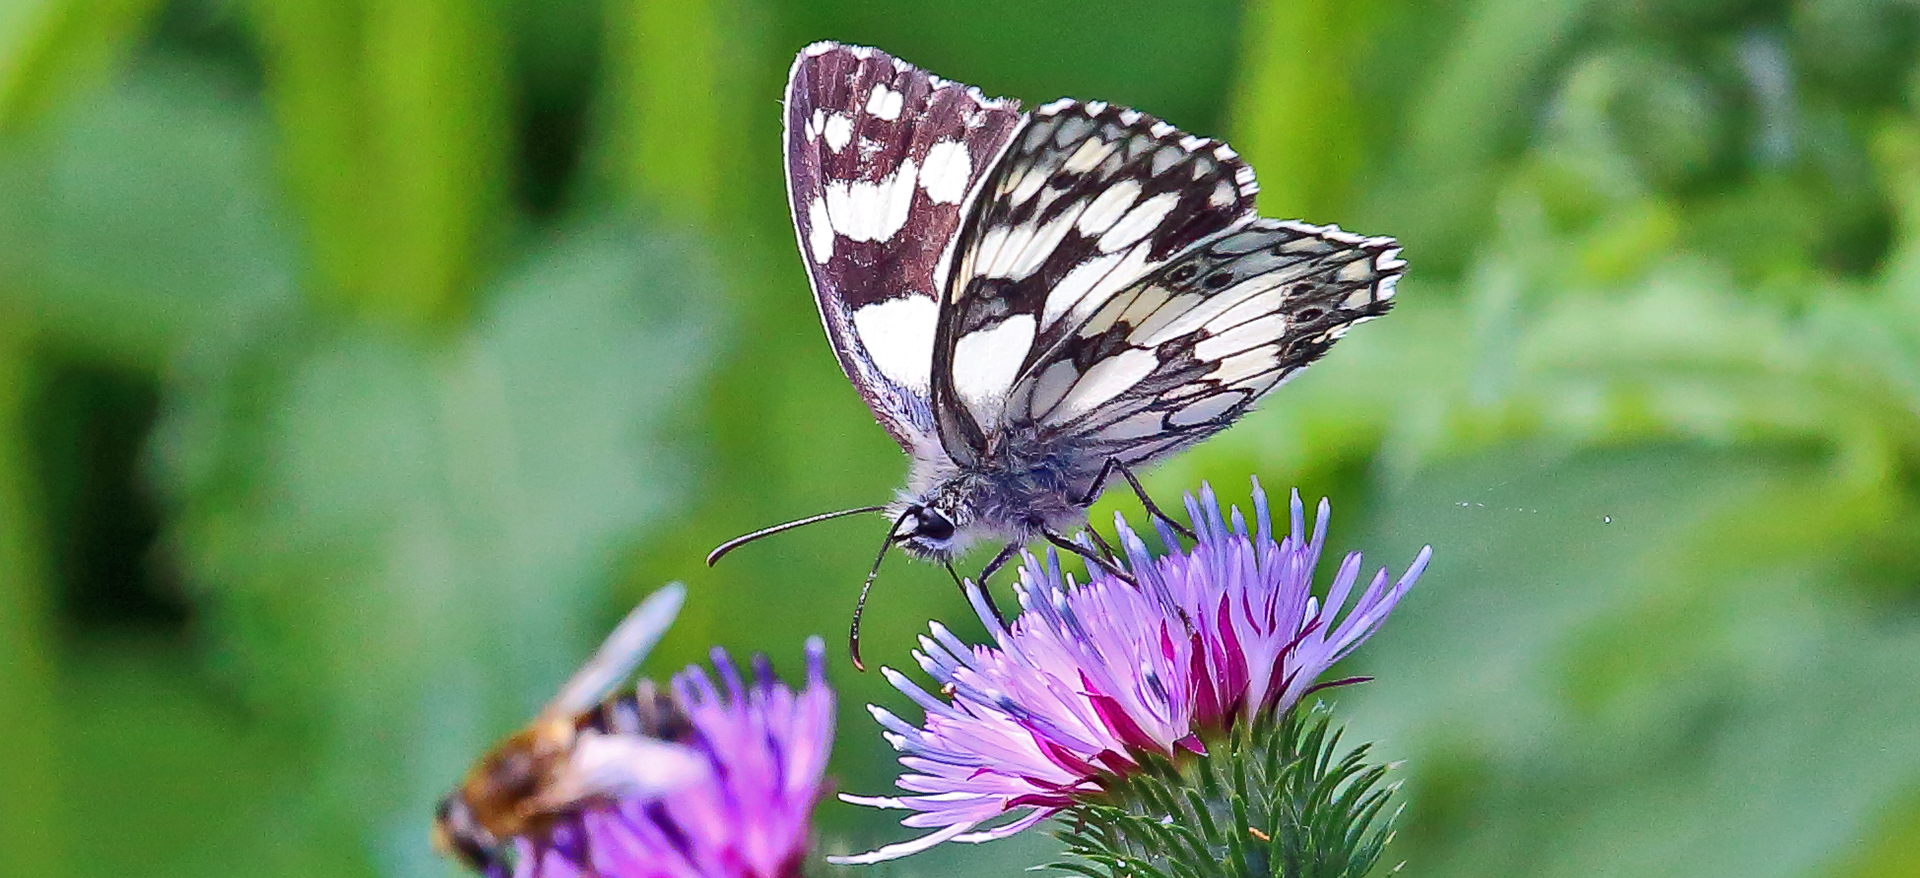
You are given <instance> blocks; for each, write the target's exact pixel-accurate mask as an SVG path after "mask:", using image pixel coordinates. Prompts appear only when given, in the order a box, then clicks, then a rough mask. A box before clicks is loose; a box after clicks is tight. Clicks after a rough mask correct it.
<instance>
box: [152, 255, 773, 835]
mask: <svg viewBox="0 0 1920 878" xmlns="http://www.w3.org/2000/svg"><path fill="white" fill-rule="evenodd" d="M709 276H710V269H709V268H708V267H707V264H706V260H705V257H704V256H702V255H701V253H700V251H699V250H698V249H697V248H696V247H695V246H693V245H692V244H691V243H689V242H687V241H684V240H679V239H676V238H672V237H668V236H663V235H660V234H659V233H657V232H655V231H654V230H652V229H649V228H648V227H645V226H642V225H638V224H635V223H629V222H614V221H604V222H602V223H599V224H596V225H593V226H588V227H583V228H577V229H574V230H573V231H571V232H570V233H568V234H567V235H565V236H562V237H559V238H557V239H555V240H553V241H551V242H550V243H548V244H547V245H546V246H545V247H543V248H542V249H541V250H540V251H538V252H536V253H535V254H534V255H533V256H532V257H531V258H529V259H527V260H526V261H525V262H524V263H523V264H522V265H520V266H519V267H517V268H516V269H515V270H514V271H512V272H510V273H508V274H507V275H506V276H504V277H503V278H502V279H501V280H500V281H499V282H498V283H497V284H496V285H495V286H494V289H493V290H492V292H491V294H490V295H489V296H488V297H487V301H488V307H487V308H486V309H485V310H484V311H483V312H482V313H481V314H479V315H478V316H477V319H476V320H475V322H474V323H473V324H472V325H471V326H470V327H467V328H466V329H464V330H462V331H458V332H455V333H452V334H449V335H445V336H443V337H439V338H430V339H425V340H422V339H417V338H410V337H404V336H399V335H394V334H391V333H389V332H386V331H382V330H380V329H378V328H370V327H364V326H355V325H342V324H339V323H336V322H333V321H331V320H329V319H326V317H325V316H324V315H318V314H312V313H308V314H304V315H293V316H291V317H290V318H289V319H288V320H286V321H283V322H281V323H278V324H275V325H271V326H266V327H262V328H261V331H260V332H259V333H258V334H257V335H255V336H253V337H251V338H246V339H242V340H240V343H238V344H224V345H223V344H208V345H206V346H204V347H202V348H198V349H195V350H193V351H190V352H189V356H188V358H187V362H186V364H185V366H184V367H183V369H182V373H181V374H182V379H181V380H180V381H179V383H177V384H175V385H174V386H173V387H171V388H170V389H169V395H168V399H167V411H166V414H165V416H164V418H163V421H162V424H161V426H160V433H159V436H158V438H157V448H156V450H157V457H158V460H159V461H160V463H161V467H160V469H161V472H162V474H163V478H164V484H165V485H166V486H167V494H168V497H169V499H170V500H171V501H172V504H173V506H174V512H175V517H174V522H175V524H174V528H173V533H172V539H173V541H174V542H175V543H176V544H177V545H178V546H179V547H180V555H181V560H182V562H183V564H184V565H185V567H186V569H187V571H188V572H189V573H190V574H191V575H192V577H193V581H194V584H195V585H196V586H197V588H198V591H199V592H200V594H201V599H202V601H203V603H204V605H205V606H206V607H208V608H209V617H210V622H209V626H208V627H209V630H210V631H211V632H213V633H215V634H217V635H218V639H217V640H216V641H215V644H216V646H217V647H218V653H217V655H218V656H219V658H220V660H221V662H222V663H223V665H224V667H225V669H226V671H227V673H228V674H229V676H230V679H231V680H232V682H233V683H234V684H235V685H236V686H237V687H238V688H240V690H241V691H242V692H243V694H244V696H245V697H246V700H247V702H248V703H249V704H250V705H253V706H255V707H256V709H258V710H259V711H261V713H262V714H263V716H265V717H267V718H269V720H270V721H272V722H274V723H276V724H278V725H281V726H282V727H284V728H286V729H288V730H289V731H291V730H304V733H305V734H308V735H312V736H313V737H314V741H313V742H314V746H315V748H316V751H315V752H316V753H317V754H318V766H317V768H316V770H315V772H314V773H313V775H312V777H311V778H310V782H311V784H312V785H311V786H310V787H309V788H308V789H307V790H305V791H304V792H305V795H306V796H308V797H310V798H309V799H308V800H307V801H308V804H309V805H311V806H313V807H315V808H317V809H318V811H319V813H321V814H323V815H328V817H329V819H330V820H331V821H333V822H337V823H339V824H341V825H343V826H347V827H351V828H352V830H351V831H352V832H354V833H356V834H358V835H359V836H360V838H361V839H362V840H363V843H365V844H368V845H369V847H368V850H371V851H372V852H373V853H374V855H375V856H376V857H377V858H378V859H379V860H380V861H383V862H385V863H387V864H388V865H389V866H390V867H393V868H400V867H404V868H405V870H406V871H408V872H415V873H417V872H419V871H421V870H424V869H427V868H430V867H431V866H432V864H431V860H430V857H431V854H430V853H429V852H428V851H427V849H426V847H425V846H424V844H423V843H422V837H421V836H420V834H419V833H420V832H422V831H423V829H422V827H423V826H424V824H425V820H426V819H427V817H428V815H429V814H430V813H431V806H432V803H433V802H434V800H435V799H437V798H438V797H439V796H440V795H441V794H442V793H444V792H445V790H446V789H447V788H448V787H449V786H450V784H452V783H453V781H454V780H455V779H456V778H457V777H458V775H459V773H460V772H461V771H462V770H463V769H464V767H465V766H466V765H467V764H468V763H469V762H470V761H471V760H472V759H474V758H476V757H477V756H478V755H479V754H480V753H481V752H482V751H483V750H484V748H485V747H486V746H487V744H488V742H489V741H491V740H493V739H494V738H495V737H497V736H499V735H501V734H503V733H505V732H507V731H510V730H511V729H512V728H514V727H515V726H516V725H517V724H519V723H522V722H524V721H525V720H526V718H527V717H529V716H531V715H532V713H533V711H534V710H535V709H536V708H537V707H538V705H540V704H541V703H543V702H544V701H545V700H546V699H547V698H548V697H550V696H551V694H552V691H553V687H555V686H556V685H558V683H559V682H560V681H562V680H564V679H565V678H566V676H567V675H568V674H569V673H570V672H571V671H572V669H573V668H574V666H575V665H576V664H577V663H578V662H579V661H580V659H581V657H582V656H583V655H584V651H585V649H586V648H587V647H588V646H590V645H591V643H592V642H593V641H594V640H595V639H596V634H595V632H597V631H600V630H602V628H603V626H604V625H605V624H606V623H607V622H608V621H610V620H611V619H612V618H613V617H614V616H615V615H617V611H618V610H619V604H620V603H622V602H623V599H615V600H609V595H608V590H609V587H610V586H611V585H612V584H613V583H614V582H615V580H616V579H617V577H616V575H615V571H616V569H617V568H618V564H619V561H620V560H621V558H622V557H623V555H624V554H625V553H626V552H627V551H628V550H629V548H630V547H631V546H632V545H633V543H634V541H636V540H637V539H639V538H640V537H641V536H642V535H643V534H644V533H645V532H646V528H647V526H648V525H649V523H650V522H653V521H655V520H657V519H658V518H659V517H660V516H661V515H662V514H663V512H664V511H665V510H666V509H667V508H669V507H670V506H671V505H673V504H674V503H675V502H676V500H677V497H678V496H679V495H680V494H681V492H684V491H685V490H686V488H687V485H688V484H689V481H688V471H689V469H690V466H691V464H692V463H693V458H692V457H691V456H690V453H689V449H687V448H685V447H684V446H681V445H680V444H678V443H676V442H674V441H672V440H671V439H670V438H669V436H668V434H667V432H666V431H667V429H668V427H669V426H670V425H672V424H673V423H675V421H676V419H677V418H678V417H680V416H681V415H680V412H681V411H682V409H681V407H682V406H683V405H684V401H685V399H686V398H687V397H689V396H691V395H694V392H695V390H696V388H697V386H698V382H699V380H700V376H701V375H702V373H703V371H704V369H705V366H706V362H707V359H708V357H709V356H710V354H709V349H708V348H709V342H708V334H709V331H710V325H711V322H712V319H713V317H712V315H711V314H710V313H709V312H708V310H707V308H708V307H709V306H708V304H707V303H709V302H711V301H713V300H714V298H715V296H714V295H713V293H712V292H711V290H710V288H709V287H708V286H707V284H708V280H707V278H708V277H709ZM654 585H655V586H657V583H655V584H654ZM797 646H798V643H797V641H796V642H795V643H794V644H792V647H793V648H797Z"/></svg>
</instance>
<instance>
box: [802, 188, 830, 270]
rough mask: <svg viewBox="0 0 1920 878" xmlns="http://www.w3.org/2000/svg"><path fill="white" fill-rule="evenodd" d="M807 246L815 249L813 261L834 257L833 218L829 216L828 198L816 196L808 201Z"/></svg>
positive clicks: (823, 260)
mask: <svg viewBox="0 0 1920 878" xmlns="http://www.w3.org/2000/svg"><path fill="white" fill-rule="evenodd" d="M807 228H808V232H807V247H808V248H810V249H812V250H813V261H815V262H825V261H827V260H829V259H832V258H833V219H832V218H831V217H829V216H827V200H826V199H824V198H815V199H814V200H812V201H810V202H808V203H807Z"/></svg>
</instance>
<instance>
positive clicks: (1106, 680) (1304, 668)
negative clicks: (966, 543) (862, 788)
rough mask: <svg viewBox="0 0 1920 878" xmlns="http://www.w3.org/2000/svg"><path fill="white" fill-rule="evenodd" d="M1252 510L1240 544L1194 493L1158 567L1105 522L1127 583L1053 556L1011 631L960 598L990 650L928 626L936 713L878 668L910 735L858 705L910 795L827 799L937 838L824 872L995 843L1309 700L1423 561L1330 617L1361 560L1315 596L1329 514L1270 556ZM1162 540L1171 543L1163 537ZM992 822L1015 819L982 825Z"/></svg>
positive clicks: (927, 660) (1264, 529) (1035, 574)
mask: <svg viewBox="0 0 1920 878" xmlns="http://www.w3.org/2000/svg"><path fill="white" fill-rule="evenodd" d="M1253 508H1254V518H1255V522H1256V529H1255V531H1254V532H1253V533H1251V534H1249V533H1248V530H1247V525H1246V520H1245V519H1244V518H1242V517H1241V515H1240V511H1239V510H1238V509H1234V510H1233V511H1232V521H1233V525H1232V527H1231V528H1229V527H1228V526H1227V523H1226V522H1225V521H1223V520H1222V518H1221V515H1220V507H1219V504H1218V503H1217V502H1216V501H1215V499H1214V496H1213V491H1212V489H1211V488H1210V487H1207V486H1206V485H1204V484H1203V485H1202V486H1201V489H1200V500H1199V501H1195V500H1194V498H1193V497H1192V495H1188V497H1187V514H1188V517H1189V519H1190V520H1192V521H1193V523H1194V527H1195V529H1196V532H1197V533H1198V534H1199V541H1198V544H1197V545H1196V546H1195V547H1194V548H1193V550H1192V551H1191V552H1179V551H1176V552H1173V553H1171V554H1168V555H1165V556H1163V557H1160V558H1157V559H1156V558H1153V557H1151V556H1149V555H1148V554H1147V549H1146V545H1145V544H1144V543H1143V542H1141V540H1140V538H1139V537H1138V536H1136V535H1135V534H1134V533H1133V532H1132V531H1131V530H1130V529H1128V528H1127V526H1126V523H1125V521H1123V520H1118V516H1116V521H1117V530H1118V531H1119V536H1120V540H1121V542H1122V545H1123V547H1124V549H1125V552H1126V555H1127V558H1126V561H1127V567H1128V569H1129V570H1130V571H1131V572H1132V574H1133V576H1134V578H1135V579H1137V580H1138V582H1139V585H1138V587H1135V586H1134V585H1132V584H1129V583H1128V582H1126V581H1125V580H1122V579H1120V578H1118V577H1115V576H1112V575H1109V574H1105V573H1102V574H1101V575H1098V576H1095V577H1094V578H1093V580H1092V581H1091V582H1089V583H1087V584H1086V585H1083V586H1076V585H1075V584H1074V582H1073V580H1072V578H1071V577H1068V576H1063V575H1062V573H1061V571H1060V567H1059V559H1058V557H1057V556H1053V555H1051V554H1050V555H1049V559H1048V561H1047V563H1046V564H1044V565H1043V564H1042V563H1041V562H1040V561H1038V560H1036V559H1035V558H1033V557H1032V556H1028V558H1027V561H1026V565H1025V566H1024V567H1023V568H1022V570H1021V572H1020V585H1019V587H1018V592H1019V596H1020V605H1021V608H1022V612H1021V613H1020V616H1019V618H1018V619H1016V620H1014V622H1013V625H1012V627H1011V628H1005V627H1002V626H1001V624H1000V620H999V619H997V618H995V617H994V615H993V614H992V613H991V612H989V611H988V610H987V608H986V605H985V603H984V601H982V600H981V598H980V596H979V594H978V592H977V590H971V589H970V590H969V595H970V597H971V598H972V600H973V605H974V610H975V612H977V613H978V614H979V616H980V620H981V622H982V623H984V624H985V625H986V627H987V630H988V631H989V632H990V633H991V634H992V635H993V640H994V645H993V646H991V647H986V646H968V645H967V644H965V643H962V642H961V641H960V640H959V639H958V638H956V637H954V636H953V634H952V633H950V632H949V631H948V630H947V629H946V628H945V627H944V626H942V625H940V624H939V623H938V622H935V623H933V625H932V636H931V637H924V636H923V637H922V638H921V639H920V645H921V651H919V652H916V653H915V654H914V655H915V657H916V658H917V659H918V660H919V662H920V666H921V667H922V668H923V669H925V670H926V672H927V673H928V674H930V675H932V677H933V678H934V680H935V681H937V682H938V683H939V684H940V687H941V691H942V693H943V694H945V695H946V696H947V698H948V700H942V699H941V698H939V697H935V696H934V695H931V694H928V693H927V692H926V691H925V690H923V689H922V688H920V687H919V686H918V685H916V684H914V683H913V682H912V681H910V680H908V679H907V678H906V677H905V676H904V675H902V674H900V673H898V672H896V671H893V670H891V669H887V668H883V669H881V671H882V673H884V674H885V675H886V677H887V680H888V681H889V682H891V683H892V684H893V685H894V686H895V687H897V688H898V689H899V690H900V691H901V692H903V693H905V694H906V695H907V696H908V697H909V698H911V699H913V701H914V702H915V703H917V704H919V705H920V707H921V708H922V709H924V710H925V711H926V720H925V722H924V724H923V725H922V726H921V727H918V728H916V727H914V726H913V725H911V724H909V723H907V722H905V721H903V720H901V719H900V718H898V717H896V716H894V715H893V714H892V713H889V712H888V711H886V710H884V709H882V708H879V707H870V708H869V709H870V710H871V711H872V713H873V715H874V718H875V719H877V720H879V722H880V724H881V725H882V726H883V727H885V728H886V730H887V731H886V732H885V733H884V734H885V737H886V739H887V741H888V742H889V743H891V744H892V745H893V747H894V749H895V750H898V751H900V754H901V755H900V764H901V766H902V767H903V768H905V769H906V771H905V773H904V774H902V775H901V777H900V779H899V781H898V783H899V786H900V788H901V789H902V790H903V791H905V792H907V793H909V794H910V795H903V796H851V795H842V796H841V798H842V799H844V800H846V801H848V802H852V803H855V804H861V805H871V806H874V807H879V808H897V809H903V810H908V811H912V812H913V813H912V814H909V815H908V816H907V817H906V818H905V819H903V820H902V821H901V823H902V824H903V825H906V826H910V827H915V828H920V829H933V830H934V831H933V832H932V833H930V834H927V835H924V836H921V837H920V838H917V839H914V840H912V841H908V842H902V843H899V844H893V845H888V846H886V847H882V848H880V849H879V850H875V851H872V852H870V853H866V854H860V855H858V856H850V857H836V858H832V860H833V861H834V862H838V863H875V862H880V861H882V860H890V859H894V858H896V857H902V856H906V855H908V854H912V853H917V852H919V851H923V850H926V849H927V848H930V847H932V846H934V845H936V844H939V843H940V842H943V841H959V842H983V841H990V840H993V839H997V838H1005V837H1007V836H1010V835H1013V834H1014V833H1017V832H1019V831H1021V830H1023V829H1026V828H1028V827H1030V826H1033V825H1034V824H1036V823H1039V822H1040V821H1042V820H1044V819H1046V818H1047V817H1049V816H1052V815H1053V814H1055V813H1058V812H1059V811H1061V810H1063V809H1065V808H1067V807H1069V806H1071V805H1073V804H1074V803H1075V802H1076V801H1078V800H1080V799H1081V798H1083V797H1086V796H1089V795H1093V794H1098V793H1100V792H1101V791H1102V789H1103V786H1102V784H1103V780H1104V779H1106V778H1109V777H1113V776H1125V775H1127V774H1129V773H1130V772H1132V771H1134V770H1136V769H1137V768H1138V767H1139V764H1140V763H1139V761H1138V758H1139V757H1140V756H1143V755H1145V754H1157V755H1160V756H1167V757H1172V756H1174V755H1175V754H1176V752H1177V751H1180V750H1186V751H1191V752H1193V753H1205V752H1206V744H1205V743H1204V742H1205V741H1206V740H1207V739H1208V738H1209V737H1210V736H1211V735H1213V734H1215V733H1218V732H1222V731H1224V730H1226V729H1228V728H1231V727H1233V726H1234V725H1235V724H1237V723H1244V722H1248V721H1250V720H1252V719H1254V718H1256V717H1260V716H1265V715H1277V714H1279V713H1282V712H1284V711H1286V710H1287V709H1289V708H1291V707H1293V706H1294V704H1296V703H1298V702H1299V700H1300V699H1301V698H1302V697H1303V696H1305V695H1306V694H1308V693H1309V692H1310V691H1312V690H1313V689H1314V687H1315V681H1316V680H1317V679H1318V678H1319V677H1320V675H1321V674H1323V673H1325V672H1326V670H1327V669H1328V668H1329V667H1330V666H1332V665H1333V663H1334V662H1336V661H1339V660H1340V659H1341V658H1343V657H1344V656H1346V655H1347V653H1349V652H1351V651H1353V649H1354V648H1355V647H1357V646H1359V645H1360V643H1361V642H1362V641H1364V640H1366V639H1367V637H1368V636H1369V635H1371V634H1372V633H1373V632H1374V630H1375V629H1377V628H1379V627H1380V623H1381V622H1383V621H1385V619H1386V617H1387V613H1388V611H1389V610H1392V609H1393V606H1394V604H1395V603H1396V602H1398V601H1399V600H1400V597H1401V596H1402V595H1404V594H1406V592H1407V589H1409V588H1411V587H1412V586H1413V583H1414V580H1416V579H1418V578H1419V576H1420V574H1421V572H1422V571H1423V570H1425V569H1426V566H1427V560H1428V558H1429V557H1431V555H1432V548H1431V547H1428V548H1426V549H1422V550H1421V552H1420V554H1419V557H1417V558H1415V559H1414V562H1413V565H1412V567H1410V568H1408V570H1407V572H1406V573H1405V574H1404V575H1402V576H1401V577H1400V578H1399V580H1398V581H1396V582H1393V583H1392V584H1391V586H1389V582H1388V578H1387V572H1386V570H1384V569H1382V570H1380V571H1379V572H1378V573H1376V574H1375V575H1374V577H1373V579H1372V580H1371V582H1370V583H1369V584H1368V585H1367V587H1366V588H1365V589H1364V590H1362V591H1361V593H1360V595H1359V597H1358V598H1357V599H1356V600H1355V601H1354V602H1353V606H1352V608H1351V609H1348V610H1346V612H1345V613H1344V614H1342V612H1341V610H1342V609H1343V608H1344V607H1345V606H1346V604H1347V601H1348V598H1349V597H1351V596H1352V593H1353V591H1354V586H1355V585H1356V584H1357V583H1358V580H1359V576H1360V554H1359V553H1357V552H1356V553H1353V554H1350V555H1348V556H1347V557H1346V560H1345V561H1344V562H1342V563H1341V565H1340V569H1339V572H1338V573H1337V574H1336V576H1335V577H1334V581H1333V584H1332V586H1331V587H1330V589H1329V591H1328V593H1327V597H1326V601H1325V602H1324V603H1322V602H1321V601H1319V600H1317V599H1316V598H1314V596H1313V594H1312V591H1311V587H1312V584H1313V571H1314V566H1315V564H1316V563H1318V561H1319V559H1320V550H1321V545H1322V542H1323V540H1324V538H1325V534H1326V525H1327V515H1328V506H1327V503H1326V501H1325V500H1322V501H1321V502H1320V508H1319V513H1318V516H1317V519H1316V521H1315V522H1314V527H1313V533H1312V535H1311V537H1309V535H1308V534H1307V533H1306V522H1305V515H1304V511H1303V509H1302V507H1301V504H1300V494H1299V492H1297V491H1296V492H1294V494H1293V502H1292V531H1291V534H1290V535H1288V536H1287V537H1286V538H1285V539H1283V540H1281V541H1280V542H1278V543H1276V542H1275V541H1274V539H1273V530H1272V525H1271V522H1270V521H1269V518H1268V514H1267V500H1266V495H1265V493H1263V492H1262V491H1261V490H1260V485H1259V482H1258V481H1255V482H1254V487H1253ZM1160 536H1161V541H1162V542H1163V543H1164V544H1165V545H1168V546H1173V547H1177V546H1178V545H1179V543H1178V542H1177V540H1176V539H1175V537H1174V535H1173V534H1172V533H1171V532H1170V530H1169V529H1168V528H1167V527H1166V526H1165V525H1164V524H1160ZM1004 815H1014V816H1013V819H1012V820H1009V821H1006V822H1002V823H999V824H997V825H992V826H986V824H988V823H989V821H994V820H996V819H997V818H1000V817H1002V816H1004ZM983 827H984V828H983Z"/></svg>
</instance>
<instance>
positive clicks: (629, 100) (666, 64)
mask: <svg viewBox="0 0 1920 878" xmlns="http://www.w3.org/2000/svg"><path fill="white" fill-rule="evenodd" d="M718 3H719V0H620V2H616V3H614V4H612V6H611V12H610V13H609V14H610V15H611V16H612V23H611V26H610V27H609V28H608V31H609V34H610V36H609V39H610V40H611V41H612V44H613V45H612V50H611V51H609V52H608V53H607V57H608V59H609V63H610V68H609V70H608V74H607V75H608V77H609V78H610V79H611V80H612V82H613V88H614V89H615V92H616V95H617V97H616V101H617V102H618V106H619V107H620V108H621V112H620V114H619V118H620V123H619V124H620V126H621V130H620V132H619V134H618V136H617V137H616V138H615V142H616V143H618V144H619V147H618V148H617V152H616V157H615V158H614V159H613V162H614V167H615V174H616V179H618V180H619V181H620V183H621V184H622V186H623V188H625V189H626V190H627V191H628V192H629V193H632V194H633V195H635V196H637V197H638V198H639V199H640V200H641V201H643V202H645V203H647V204H649V205H650V206H652V207H653V208H654V209H656V210H658V211H660V213H661V214H663V215H665V216H669V217H674V218H678V219H685V220H691V221H694V222H697V223H706V222H709V221H711V220H713V218H714V213H715V211H716V210H717V208H718V206H719V205H718V192H719V189H720V161H719V158H720V156H721V155H722V149H721V145H720V144H721V120H722V119H724V118H726V114H725V113H724V112H723V110H722V106H723V104H722V103H721V100H720V98H721V95H720V91H721V89H720V75H719V63H720V59H719V57H718V54H717V52H718V46H719V35H718V33H717V28H718V25H719V22H718V21H717V17H718V16H717V13H718V12H719V10H718V9H717V8H716V7H717V6H718Z"/></svg>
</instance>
